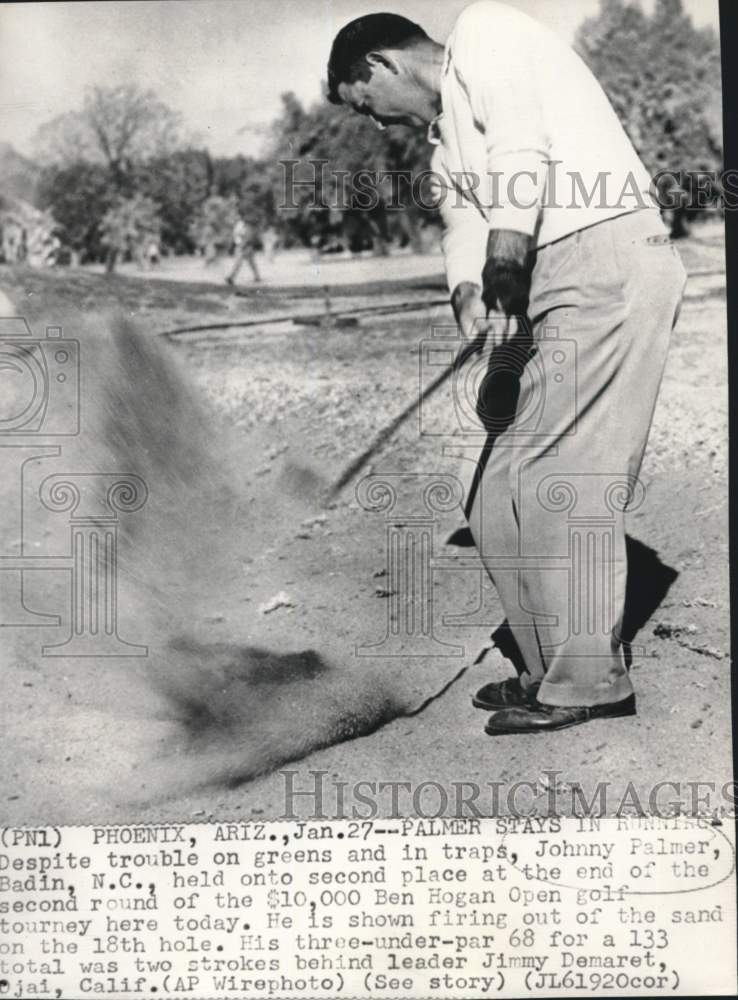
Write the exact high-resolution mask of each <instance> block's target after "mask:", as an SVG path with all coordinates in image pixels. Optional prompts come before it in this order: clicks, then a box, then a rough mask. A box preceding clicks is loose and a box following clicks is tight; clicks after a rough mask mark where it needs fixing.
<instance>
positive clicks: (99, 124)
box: [34, 83, 181, 190]
mask: <svg viewBox="0 0 738 1000" xmlns="http://www.w3.org/2000/svg"><path fill="white" fill-rule="evenodd" d="M180 123H181V117H180V115H178V114H177V113H175V112H174V111H172V110H171V109H170V108H169V107H167V105H166V104H164V103H163V102H162V101H161V100H159V98H158V97H157V96H156V94H155V93H154V92H153V91H151V90H145V91H144V90H140V89H139V88H138V87H137V86H136V85H135V84H132V83H128V84H122V85H120V86H117V87H90V88H89V89H88V90H87V91H86V93H85V97H84V102H83V106H82V109H81V110H79V111H70V112H67V113H65V114H63V115H59V116H58V117H57V118H54V119H53V120H52V121H50V122H47V123H46V124H45V125H42V126H41V127H40V128H39V129H38V130H37V132H36V135H35V137H34V144H35V147H36V152H37V157H38V159H39V160H41V162H42V163H45V164H58V165H61V166H64V165H69V164H71V163H75V162H79V161H80V160H84V161H86V162H89V163H102V164H104V165H105V166H106V167H107V168H108V171H109V173H110V177H111V180H112V181H113V183H114V184H115V186H116V188H117V189H118V190H122V189H123V188H124V187H125V181H126V179H127V178H128V177H129V175H130V172H131V168H132V166H133V164H134V163H136V162H140V161H141V160H145V159H149V158H151V157H153V156H163V155H166V154H168V153H170V152H171V151H172V150H173V149H175V148H176V147H177V145H178V144H179V142H180V137H181V133H180V128H181V124H180Z"/></svg>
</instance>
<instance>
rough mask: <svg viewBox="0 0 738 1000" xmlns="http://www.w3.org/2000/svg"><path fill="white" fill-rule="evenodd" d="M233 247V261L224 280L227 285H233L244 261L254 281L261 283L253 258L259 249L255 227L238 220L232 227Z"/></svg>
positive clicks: (254, 258)
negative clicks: (229, 271)
mask: <svg viewBox="0 0 738 1000" xmlns="http://www.w3.org/2000/svg"><path fill="white" fill-rule="evenodd" d="M233 246H234V256H235V260H234V262H233V268H232V270H231V273H230V274H229V275H228V276H227V278H226V282H227V284H229V285H235V283H236V278H237V276H238V272H239V271H240V270H241V266H242V265H243V262H244V261H246V263H247V264H248V265H249V267H250V268H251V271H252V273H253V276H254V281H261V276H260V274H259V270H258V268H257V266H256V256H255V254H256V251H257V249H258V247H259V234H258V232H257V231H256V227H255V226H253V225H252V224H251V223H249V222H244V220H243V219H241V218H239V219H238V220H237V221H236V223H235V225H234V227H233Z"/></svg>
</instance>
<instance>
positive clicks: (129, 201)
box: [101, 194, 161, 272]
mask: <svg viewBox="0 0 738 1000" xmlns="http://www.w3.org/2000/svg"><path fill="white" fill-rule="evenodd" d="M101 230H102V242H103V244H104V245H105V246H106V247H107V248H108V250H109V254H108V260H107V270H108V272H111V271H112V270H113V268H114V267H115V262H116V260H117V259H118V257H119V256H120V257H123V258H124V259H125V258H126V257H129V258H133V259H136V258H140V257H141V256H142V255H143V253H144V251H145V249H146V246H147V244H148V243H150V242H151V241H152V240H155V241H156V242H157V243H158V242H159V239H160V234H161V218H160V216H159V208H158V205H157V204H156V202H155V201H152V199H151V198H147V197H146V196H145V195H142V194H135V195H133V197H132V198H119V199H118V200H117V201H116V202H115V204H114V205H113V206H112V207H111V208H109V209H108V211H107V212H106V213H105V215H104V216H103V219H102V225H101Z"/></svg>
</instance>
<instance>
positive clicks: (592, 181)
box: [429, 0, 655, 291]
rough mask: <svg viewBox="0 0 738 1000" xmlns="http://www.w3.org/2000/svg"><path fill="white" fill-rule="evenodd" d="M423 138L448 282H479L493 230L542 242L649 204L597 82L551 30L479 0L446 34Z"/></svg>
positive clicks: (637, 164)
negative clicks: (433, 110)
mask: <svg viewBox="0 0 738 1000" xmlns="http://www.w3.org/2000/svg"><path fill="white" fill-rule="evenodd" d="M441 106H442V111H441V114H440V115H439V117H438V118H437V119H436V120H435V122H433V123H432V124H431V128H430V130H429V138H430V139H431V141H435V142H436V143H437V144H438V145H437V148H436V150H435V152H434V155H433V158H432V162H431V168H432V170H433V172H434V183H435V184H436V191H437V193H438V194H439V207H440V212H441V216H442V220H443V223H444V236H443V250H444V255H445V258H446V272H447V278H448V284H449V288H450V289H451V290H452V291H453V289H454V288H455V287H456V285H458V284H459V282H461V281H473V282H476V283H477V284H479V283H480V281H481V271H482V267H483V266H484V261H485V256H486V245H487V235H488V233H489V230H490V229H513V230H517V231H518V232H523V233H527V234H528V235H532V236H534V237H535V241H536V245H537V246H544V245H545V244H547V243H551V242H553V241H554V240H558V239H560V238H561V237H562V236H567V235H569V234H570V233H573V232H576V231H577V230H579V229H583V228H585V227H586V226H590V225H593V224H594V223H597V222H601V221H603V220H604V219H608V218H613V217H615V216H617V215H622V214H624V213H625V212H630V211H633V210H635V209H639V208H649V209H652V210H653V209H654V208H655V201H654V199H653V197H652V196H651V194H650V178H649V176H648V172H647V171H646V169H645V167H644V166H643V164H642V163H641V161H640V159H639V157H638V155H637V153H636V151H635V149H634V148H633V145H632V144H631V142H630V140H629V139H628V136H627V135H626V133H625V131H624V130H623V127H622V125H621V124H620V121H619V119H618V117H617V115H616V113H615V111H614V109H613V107H612V105H611V104H610V102H609V101H608V99H607V97H606V96H605V93H604V91H603V90H602V88H601V87H600V85H599V83H598V82H597V80H596V79H595V77H594V76H593V74H592V73H591V71H590V70H589V69H588V67H587V66H586V65H585V63H584V62H583V61H582V60H581V59H580V58H579V56H578V55H577V54H576V53H575V52H574V50H573V49H571V48H570V47H569V46H568V45H566V44H565V43H564V42H563V41H562V40H561V39H560V38H559V37H558V36H557V35H556V34H555V33H554V32H553V31H551V30H549V29H548V28H546V27H545V26H544V25H542V24H540V23H539V22H538V21H535V20H534V19H533V18H531V17H528V16H527V15H526V14H523V13H522V12H521V11H519V10H516V9H515V8H514V7H509V6H507V5H506V4H504V3H497V2H493V0H480V2H477V3H473V4H472V5H471V6H470V7H467V8H466V9H465V10H464V11H463V12H462V13H461V15H460V16H459V18H458V20H457V21H456V24H455V26H454V29H453V31H452V32H451V35H450V37H449V39H448V42H447V43H446V48H445V55H444V62H443V71H442V80H441Z"/></svg>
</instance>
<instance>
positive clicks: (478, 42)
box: [452, 2, 550, 236]
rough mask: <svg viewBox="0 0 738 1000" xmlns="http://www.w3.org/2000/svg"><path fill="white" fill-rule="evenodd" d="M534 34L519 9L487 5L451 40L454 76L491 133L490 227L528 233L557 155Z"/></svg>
mask: <svg viewBox="0 0 738 1000" xmlns="http://www.w3.org/2000/svg"><path fill="white" fill-rule="evenodd" d="M532 31H533V27H532V26H531V24H530V22H529V20H528V19H527V18H525V17H523V16H522V15H520V13H519V12H518V11H516V10H514V9H511V8H509V7H506V6H504V5H503V4H498V3H490V2H480V3H475V4H472V6H471V7H468V8H467V9H466V10H465V11H464V12H463V13H462V15H461V16H460V17H459V19H458V21H457V24H456V29H455V32H454V38H453V42H452V60H453V71H454V72H455V73H456V75H457V78H458V81H459V83H460V85H461V86H462V87H463V88H464V90H465V91H466V94H467V97H468V99H469V103H470V106H471V111H472V115H473V117H474V121H475V124H476V125H477V127H478V128H479V129H480V130H481V131H482V132H483V133H484V136H485V147H486V155H487V171H488V174H489V187H488V191H489V197H488V198H484V200H485V202H486V204H487V205H490V206H491V207H490V209H489V213H488V220H489V228H490V229H513V230H516V231H518V232H522V233H527V234H528V235H529V236H532V235H533V234H534V232H535V230H536V226H537V223H538V216H539V213H540V206H541V200H542V197H543V192H544V189H545V183H546V173H547V167H548V156H549V150H550V141H549V138H548V136H547V134H546V129H545V126H544V121H543V107H542V95H541V93H540V90H539V87H538V84H537V79H536V76H537V75H536V72H535V64H534V63H535V58H534V56H533V53H532V52H531V32H532ZM480 193H484V185H482V186H480Z"/></svg>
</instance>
